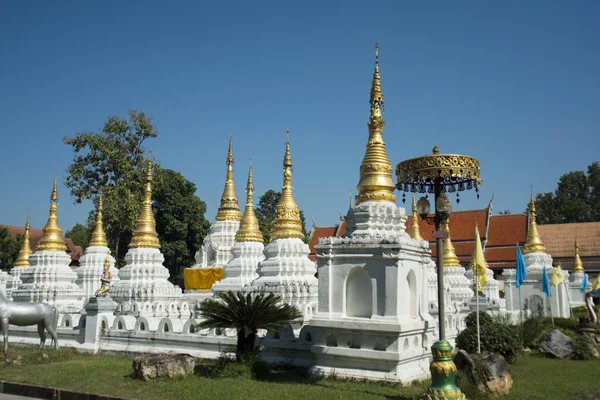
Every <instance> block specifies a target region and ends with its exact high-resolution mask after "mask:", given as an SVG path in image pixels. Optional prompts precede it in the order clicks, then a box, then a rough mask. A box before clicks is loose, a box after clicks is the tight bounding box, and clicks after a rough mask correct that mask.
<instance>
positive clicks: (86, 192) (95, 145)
mask: <svg viewBox="0 0 600 400" xmlns="http://www.w3.org/2000/svg"><path fill="white" fill-rule="evenodd" d="M157 135H158V133H157V131H156V129H155V128H154V126H153V125H152V120H151V118H150V117H147V116H146V115H145V114H144V113H143V112H137V111H135V110H130V111H129V117H128V119H123V118H119V117H110V118H108V120H107V121H106V123H105V124H104V127H103V128H102V131H101V132H99V133H93V132H81V133H78V134H77V135H76V136H75V137H72V138H69V137H65V138H64V139H63V141H64V142H65V143H66V144H67V145H69V146H71V147H72V148H73V152H74V158H73V163H72V164H71V165H70V166H69V167H68V168H67V172H68V176H67V178H66V180H65V185H66V186H67V187H68V188H69V189H70V190H71V195H73V197H74V199H75V203H81V202H83V201H84V200H87V199H90V198H93V197H95V196H97V195H99V194H101V193H103V194H104V219H103V222H104V225H105V229H106V234H107V239H108V242H109V246H110V247H111V249H112V250H113V254H114V255H115V257H116V258H117V259H118V260H122V259H123V257H124V256H125V253H126V252H127V246H126V244H127V243H128V241H129V240H130V239H131V232H133V229H134V227H135V219H136V216H137V213H138V209H139V199H140V197H141V192H142V187H143V173H142V172H143V168H142V167H143V165H142V164H143V160H144V152H145V147H144V143H145V142H146V140H148V139H150V138H155V137H156V136H157Z"/></svg>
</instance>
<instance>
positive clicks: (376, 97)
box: [356, 45, 396, 204]
mask: <svg viewBox="0 0 600 400" xmlns="http://www.w3.org/2000/svg"><path fill="white" fill-rule="evenodd" d="M369 103H370V104H371V117H370V118H369V122H368V124H367V125H368V126H369V142H368V143H367V150H366V152H365V156H364V158H363V160H362V163H361V164H360V181H359V183H358V186H357V187H356V188H357V189H358V192H359V193H358V196H356V204H360V203H363V202H365V201H391V202H395V201H396V196H394V189H395V188H396V187H395V185H394V182H393V180H392V164H391V163H390V159H389V157H388V155H387V151H386V149H385V143H384V141H383V126H384V125H385V121H384V120H383V118H382V117H381V113H382V112H383V111H384V106H383V103H384V102H383V90H382V89H381V78H380V76H379V45H375V72H374V73H373V83H372V85H371V97H370V100H369Z"/></svg>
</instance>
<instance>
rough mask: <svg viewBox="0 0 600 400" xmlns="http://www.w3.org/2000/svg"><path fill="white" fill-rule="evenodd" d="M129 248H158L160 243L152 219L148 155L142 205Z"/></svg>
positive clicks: (149, 160) (154, 222)
mask: <svg viewBox="0 0 600 400" xmlns="http://www.w3.org/2000/svg"><path fill="white" fill-rule="evenodd" d="M129 247H130V248H138V247H145V248H152V249H160V243H159V242H158V233H156V221H155V220H154V213H153V212H152V158H151V155H150V154H149V155H148V162H147V166H146V189H145V193H144V200H143V201H142V207H141V208H140V213H139V215H138V218H137V221H136V223H135V230H134V231H133V237H132V238H131V243H129Z"/></svg>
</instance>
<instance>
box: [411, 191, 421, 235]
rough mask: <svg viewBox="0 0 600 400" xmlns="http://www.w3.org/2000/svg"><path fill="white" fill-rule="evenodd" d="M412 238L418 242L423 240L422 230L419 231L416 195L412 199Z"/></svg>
mask: <svg viewBox="0 0 600 400" xmlns="http://www.w3.org/2000/svg"><path fill="white" fill-rule="evenodd" d="M410 237H411V238H413V239H417V240H423V238H422V237H421V230H420V229H419V216H418V215H417V200H416V198H415V195H414V194H413V197H412V229H411V231H410Z"/></svg>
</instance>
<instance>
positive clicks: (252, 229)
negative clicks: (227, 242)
mask: <svg viewBox="0 0 600 400" xmlns="http://www.w3.org/2000/svg"><path fill="white" fill-rule="evenodd" d="M253 196H254V182H253V181H252V160H250V170H249V171H248V184H247V185H246V210H245V211H244V216H243V217H242V221H241V222H240V228H239V229H238V231H237V233H236V234H235V241H236V242H261V243H262V241H263V235H262V232H261V231H260V228H259V226H258V219H257V218H256V214H254V205H253V204H252V197H253Z"/></svg>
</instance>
